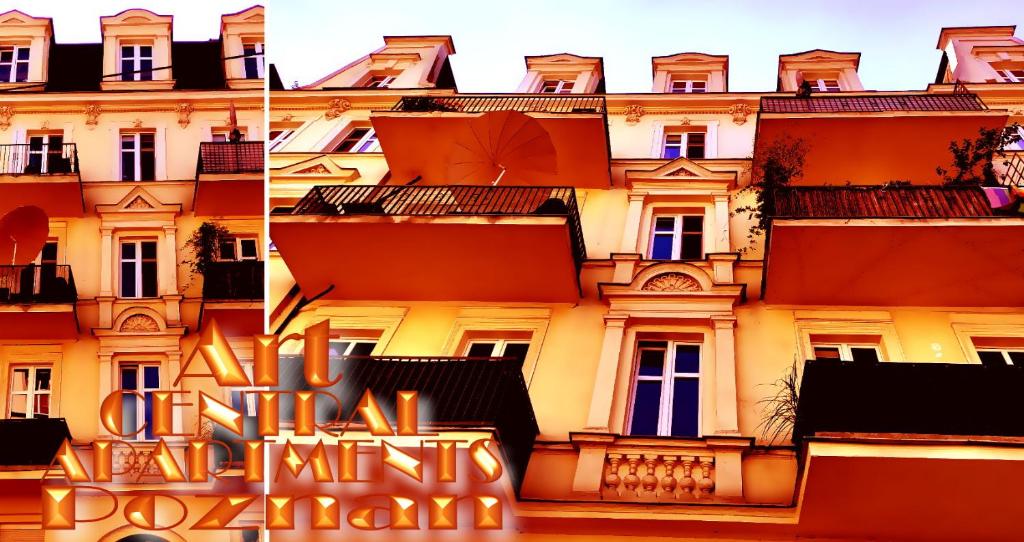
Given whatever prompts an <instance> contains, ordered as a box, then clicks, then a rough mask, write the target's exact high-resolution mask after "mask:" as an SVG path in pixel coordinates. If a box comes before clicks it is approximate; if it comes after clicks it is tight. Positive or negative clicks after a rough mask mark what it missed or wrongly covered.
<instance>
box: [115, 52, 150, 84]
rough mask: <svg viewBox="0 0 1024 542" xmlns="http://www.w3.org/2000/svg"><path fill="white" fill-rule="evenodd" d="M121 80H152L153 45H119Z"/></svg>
mask: <svg viewBox="0 0 1024 542" xmlns="http://www.w3.org/2000/svg"><path fill="white" fill-rule="evenodd" d="M121 80H122V81H152V80H153V45H152V44H149V45H146V44H122V45H121Z"/></svg>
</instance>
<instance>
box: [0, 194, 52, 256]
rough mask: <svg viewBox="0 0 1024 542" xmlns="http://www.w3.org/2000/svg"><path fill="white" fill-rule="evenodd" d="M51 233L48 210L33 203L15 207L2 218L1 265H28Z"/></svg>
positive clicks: (0, 224)
mask: <svg viewBox="0 0 1024 542" xmlns="http://www.w3.org/2000/svg"><path fill="white" fill-rule="evenodd" d="M49 233H50V220H49V218H47V216H46V212H45V211H43V210H42V209H40V208H39V207H35V206H33V205H26V206H24V207H18V208H16V209H13V210H12V211H11V212H9V213H7V214H6V215H4V216H3V218H0V265H3V264H7V262H10V264H11V265H27V264H30V263H32V262H33V261H35V259H36V256H38V255H39V252H41V251H42V250H43V245H45V244H46V237H47V236H48V235H49Z"/></svg>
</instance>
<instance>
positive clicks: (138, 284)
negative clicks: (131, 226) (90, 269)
mask: <svg viewBox="0 0 1024 542" xmlns="http://www.w3.org/2000/svg"><path fill="white" fill-rule="evenodd" d="M142 243H154V244H156V246H157V256H156V258H155V261H156V264H157V269H156V286H157V295H158V296H159V293H160V243H159V242H158V241H157V240H156V239H155V238H139V239H121V241H120V243H118V246H117V248H118V251H117V272H118V281H117V293H118V297H121V298H122V299H150V298H147V297H145V296H144V295H143V292H142V263H143V261H144V260H143V258H142ZM131 244H134V245H135V257H134V258H129V259H125V257H124V250H123V249H122V247H123V246H124V245H131ZM129 262H130V263H133V264H135V265H134V268H135V296H134V297H127V296H125V295H124V292H123V291H122V290H121V288H122V287H123V285H124V277H123V276H121V273H124V265H123V264H125V263H129Z"/></svg>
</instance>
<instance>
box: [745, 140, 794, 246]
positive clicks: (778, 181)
mask: <svg viewBox="0 0 1024 542" xmlns="http://www.w3.org/2000/svg"><path fill="white" fill-rule="evenodd" d="M806 155H807V144H806V143H805V142H804V140H803V139H801V138H793V137H790V136H783V137H780V138H778V139H775V140H774V141H772V143H771V144H770V145H768V146H766V147H764V148H763V149H761V150H759V151H758V152H757V153H755V155H754V160H753V164H752V170H751V182H750V185H749V186H746V187H744V188H743V189H742V190H740V194H744V193H748V192H753V193H754V198H755V201H754V203H753V204H752V205H744V206H741V207H737V208H736V210H735V211H734V212H735V213H739V214H746V215H747V218H748V219H751V220H754V221H755V222H754V224H753V225H751V226H750V231H749V233H748V235H747V237H748V239H749V240H750V242H751V243H753V242H754V239H755V238H756V237H758V236H761V235H764V233H765V232H766V231H768V226H770V225H771V219H772V214H773V213H774V211H775V191H776V190H778V189H780V188H784V187H786V186H788V185H789V181H790V180H792V179H793V178H794V177H799V176H800V175H801V174H802V173H803V170H804V156H806Z"/></svg>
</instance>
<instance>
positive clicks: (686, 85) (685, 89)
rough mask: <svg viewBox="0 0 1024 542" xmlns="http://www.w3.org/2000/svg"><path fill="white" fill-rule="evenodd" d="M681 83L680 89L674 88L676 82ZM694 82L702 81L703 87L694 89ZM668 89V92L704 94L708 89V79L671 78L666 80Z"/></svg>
mask: <svg viewBox="0 0 1024 542" xmlns="http://www.w3.org/2000/svg"><path fill="white" fill-rule="evenodd" d="M677 83H683V86H682V90H676V84H677ZM694 83H704V88H703V89H701V90H697V91H695V90H694ZM668 91H669V93H670V94H706V93H707V91H708V80H707V79H677V78H674V77H673V78H672V80H671V81H669V82H668Z"/></svg>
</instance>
